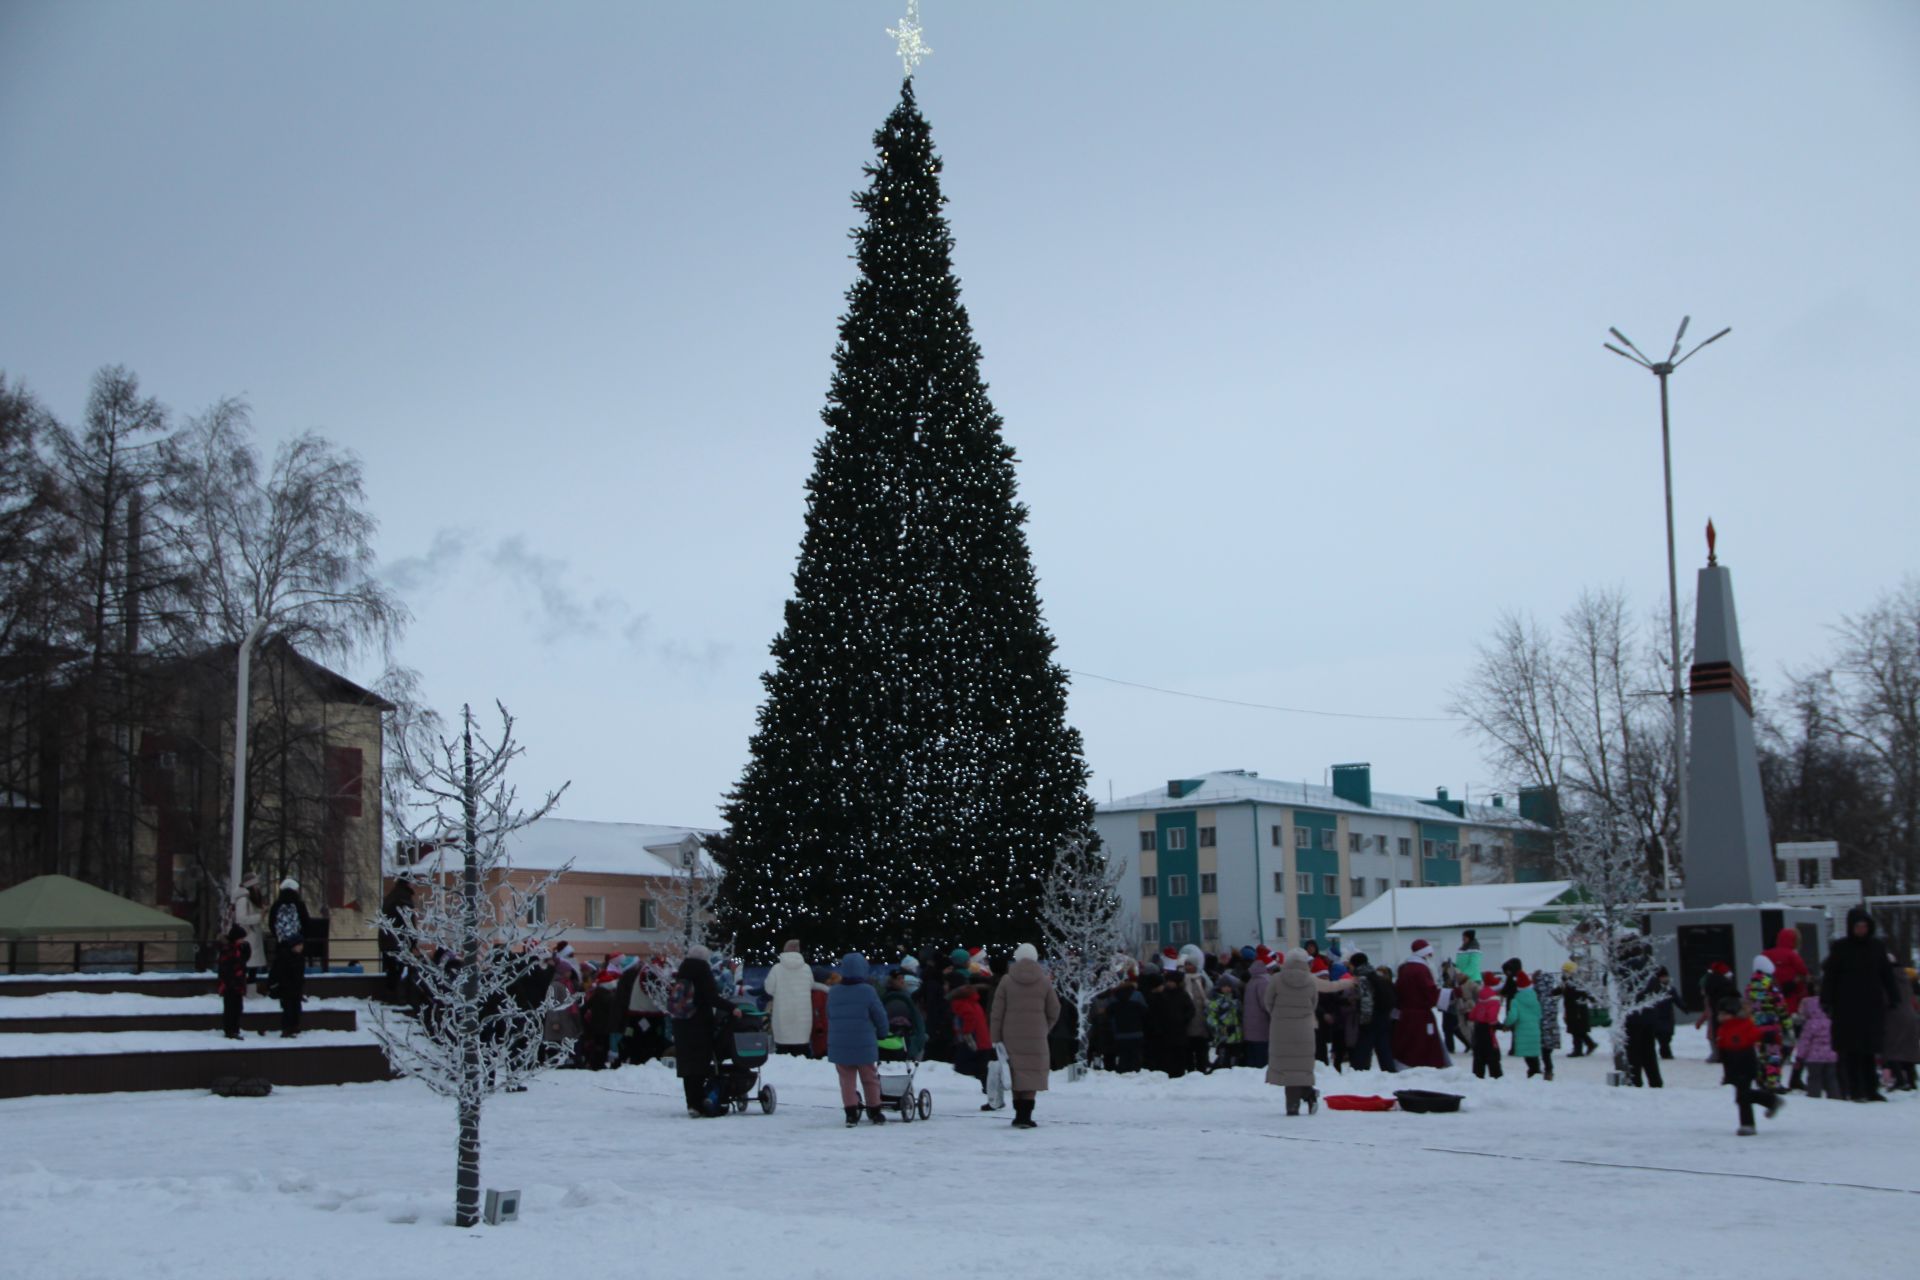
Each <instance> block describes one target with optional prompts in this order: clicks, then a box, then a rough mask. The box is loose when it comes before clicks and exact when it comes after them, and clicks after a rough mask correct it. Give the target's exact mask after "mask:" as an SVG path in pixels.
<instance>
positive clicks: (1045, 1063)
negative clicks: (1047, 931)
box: [989, 942, 1060, 1129]
mask: <svg viewBox="0 0 1920 1280" xmlns="http://www.w3.org/2000/svg"><path fill="white" fill-rule="evenodd" d="M1059 1020H1060V997H1059V996H1057V995H1055V994H1054V990H1053V979H1052V978H1050V977H1048V976H1047V971H1046V970H1045V969H1043V968H1041V967H1040V953H1039V952H1038V951H1037V950H1035V949H1034V946H1033V944H1032V943H1030V942H1023V943H1021V944H1020V946H1019V947H1018V948H1017V949H1015V951H1014V953H1013V965H1012V967H1010V968H1009V969H1008V970H1007V976H1006V977H1005V978H1003V979H1001V981H1000V985H999V986H998V987H996V988H995V989H994V993H993V1016H992V1019H991V1020H990V1023H989V1027H990V1030H991V1031H992V1034H993V1043H994V1044H995V1045H997V1046H999V1047H1000V1048H1002V1049H1005V1050H1006V1055H1007V1066H1008V1068H1009V1070H1011V1071H1012V1073H1013V1081H1012V1083H1013V1127H1014V1128H1016V1129H1036V1128H1038V1127H1039V1126H1038V1125H1036V1124H1035V1123H1034V1121H1033V1104H1034V1101H1035V1095H1037V1094H1039V1093H1041V1092H1043V1091H1044V1090H1045V1089H1046V1087H1047V1070H1048V1068H1049V1067H1050V1066H1051V1065H1052V1064H1051V1061H1050V1059H1049V1057H1048V1054H1047V1033H1048V1032H1049V1031H1051V1030H1053V1024H1054V1023H1056V1022H1058V1021H1059Z"/></svg>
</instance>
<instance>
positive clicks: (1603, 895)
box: [1554, 812, 1656, 1066]
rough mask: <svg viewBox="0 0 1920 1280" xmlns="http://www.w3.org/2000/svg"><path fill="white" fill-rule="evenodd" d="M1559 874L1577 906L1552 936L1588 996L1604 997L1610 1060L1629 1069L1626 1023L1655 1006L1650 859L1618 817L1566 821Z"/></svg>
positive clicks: (1629, 824)
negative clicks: (1646, 921)
mask: <svg viewBox="0 0 1920 1280" xmlns="http://www.w3.org/2000/svg"><path fill="white" fill-rule="evenodd" d="M1557 856H1558V858H1559V862H1560V872H1561V874H1562V875H1563V876H1565V877H1566V878H1567V879H1569V880H1571V881H1573V885H1574V889H1575V890H1576V891H1577V892H1578V893H1579V894H1580V895H1581V901H1580V902H1578V903H1576V904H1574V905H1572V906H1570V907H1568V908H1566V915H1565V916H1564V917H1563V918H1564V919H1565V920H1566V921H1567V923H1565V924H1564V925H1562V926H1561V927H1560V928H1558V929H1556V930H1554V936H1555V937H1556V938H1557V939H1558V940H1559V942H1560V943H1561V945H1563V946H1565V947H1566V949H1567V952H1568V954H1569V955H1570V956H1572V958H1573V961H1574V964H1575V965H1576V966H1577V969H1576V972H1575V974H1574V977H1575V980H1576V981H1577V982H1578V983H1579V984H1580V986H1581V988H1582V989H1583V990H1584V991H1586V993H1587V994H1588V995H1589V996H1594V997H1599V996H1602V995H1603V994H1604V998H1605V1000H1606V1007H1607V1011H1608V1014H1609V1015H1610V1017H1611V1019H1612V1024H1611V1026H1610V1028H1609V1031H1610V1035H1611V1040H1612V1046H1613V1059H1614V1062H1615V1064H1616V1065H1617V1066H1623V1065H1624V1063H1625V1061H1626V1045H1627V1017H1628V1015H1630V1014H1633V1013H1636V1012H1638V1011H1639V1010H1641V1009H1644V1008H1646V1007H1647V1006H1648V1005H1649V1004H1652V1003H1653V991H1652V985H1653V971H1654V969H1655V967H1656V966H1655V964H1654V960H1653V951H1652V948H1651V947H1650V946H1649V945H1648V942H1647V939H1646V936H1645V935H1644V934H1643V933H1642V932H1641V920H1642V917H1643V916H1644V914H1645V911H1646V907H1645V903H1646V899H1647V889H1648V882H1647V854H1646V845H1645V842H1644V840H1643V838H1642V837H1641V835H1640V831H1639V827H1638V824H1636V823H1635V822H1634V821H1633V820H1632V819H1631V818H1628V817H1626V816H1624V815H1621V814H1619V813H1615V812H1601V813H1590V814H1576V815H1571V816H1569V817H1568V818H1567V821H1566V826H1565V830H1564V831H1563V833H1562V836H1561V839H1560V841H1559V846H1558V854H1557Z"/></svg>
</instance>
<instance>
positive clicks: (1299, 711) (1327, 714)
mask: <svg viewBox="0 0 1920 1280" xmlns="http://www.w3.org/2000/svg"><path fill="white" fill-rule="evenodd" d="M1067 674H1068V675H1073V676H1084V677H1086V678H1087V679H1089V680H1104V681H1106V682H1107V683H1108V684H1117V685H1124V686H1125V687H1127V688H1129V689H1145V690H1146V691H1147V692H1148V693H1164V694H1166V695H1167V696H1168V697H1170V698H1192V699H1194V700H1195V701H1197V702H1219V703H1223V704H1225V705H1226V706H1229V707H1246V708H1248V709H1249V710H1253V711H1280V712H1284V713H1286V714H1287V715H1295V716H1321V717H1324V718H1326V719H1329V720H1394V721H1399V722H1401V723H1404V724H1465V723H1467V722H1466V721H1465V720H1464V719H1462V718H1461V717H1459V716H1387V715H1370V714H1368V713H1366V712H1363V711H1319V710H1315V709H1314V708H1312V707H1282V706H1276V705H1275V704H1273V703H1270V702H1248V701H1245V700H1243V699H1240V698H1216V697H1214V696H1213V695H1212V694H1207V693H1187V692H1185V691H1184V690H1181V689H1162V688H1161V687H1160V686H1159V685H1153V684H1141V683H1140V682H1139V681H1137V680H1121V679H1119V678H1118V677H1116V676H1103V675H1100V674H1098V673H1097V672H1093V671H1077V670H1075V669H1073V668H1072V667H1069V668H1067Z"/></svg>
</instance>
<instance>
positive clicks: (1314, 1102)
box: [1307, 1089, 1320, 1116]
mask: <svg viewBox="0 0 1920 1280" xmlns="http://www.w3.org/2000/svg"><path fill="white" fill-rule="evenodd" d="M1307 1114H1308V1115H1310V1116H1313V1115H1319V1114H1320V1091H1319V1090H1318V1089H1309V1090H1307Z"/></svg>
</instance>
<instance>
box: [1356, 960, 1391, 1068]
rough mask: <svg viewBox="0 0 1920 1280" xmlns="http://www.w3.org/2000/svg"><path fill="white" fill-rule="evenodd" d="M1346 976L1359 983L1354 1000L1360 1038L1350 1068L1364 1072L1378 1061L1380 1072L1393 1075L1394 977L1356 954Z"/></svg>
mask: <svg viewBox="0 0 1920 1280" xmlns="http://www.w3.org/2000/svg"><path fill="white" fill-rule="evenodd" d="M1348 972H1350V973H1352V974H1353V976H1354V977H1355V978H1357V979H1359V981H1358V983H1357V984H1356V985H1355V986H1354V989H1353V992H1354V1000H1355V1002H1356V1004H1357V1006H1358V1009H1359V1013H1360V1034H1359V1037H1358V1038H1357V1039H1356V1040H1355V1041H1354V1045H1353V1065H1354V1067H1355V1068H1356V1069H1358V1070H1361V1071H1365V1070H1367V1069H1368V1068H1369V1067H1370V1066H1371V1065H1372V1063H1373V1061H1374V1059H1376V1058H1378V1059H1379V1062H1380V1070H1382V1071H1392V1070H1394V1069H1395V1067H1394V1065H1393V1008H1394V991H1393V975H1392V974H1390V973H1388V972H1387V971H1386V970H1384V969H1376V968H1374V967H1373V964H1372V963H1371V962H1370V961H1369V960H1368V959H1367V957H1366V953H1365V952H1355V953H1354V957H1353V963H1352V964H1350V965H1349V966H1348Z"/></svg>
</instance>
